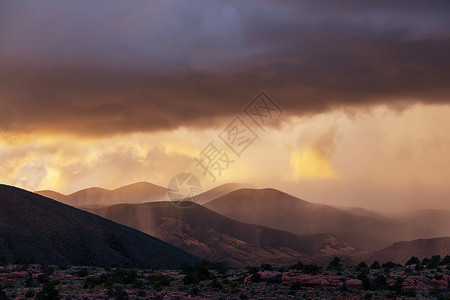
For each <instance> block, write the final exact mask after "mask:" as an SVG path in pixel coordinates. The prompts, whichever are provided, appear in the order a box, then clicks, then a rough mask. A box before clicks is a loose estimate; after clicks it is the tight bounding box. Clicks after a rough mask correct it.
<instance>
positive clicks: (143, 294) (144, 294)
mask: <svg viewBox="0 0 450 300" xmlns="http://www.w3.org/2000/svg"><path fill="white" fill-rule="evenodd" d="M138 297H147V293H146V292H145V291H143V290H139V292H138Z"/></svg>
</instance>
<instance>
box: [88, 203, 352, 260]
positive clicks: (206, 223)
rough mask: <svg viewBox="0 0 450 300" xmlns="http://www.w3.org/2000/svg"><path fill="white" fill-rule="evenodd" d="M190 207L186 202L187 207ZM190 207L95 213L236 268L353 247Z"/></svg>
mask: <svg viewBox="0 0 450 300" xmlns="http://www.w3.org/2000/svg"><path fill="white" fill-rule="evenodd" d="M186 204H187V203H186ZM188 204H189V205H192V206H190V207H189V208H186V207H179V206H175V205H173V204H172V203H170V202H152V203H144V204H119V205H114V206H110V207H102V208H98V209H90V211H92V212H94V213H96V214H98V215H100V216H103V217H105V218H108V219H110V220H113V221H115V222H118V223H121V224H124V225H126V226H130V227H133V228H135V229H138V230H141V231H143V232H145V233H148V234H151V235H154V236H156V237H158V238H160V239H162V240H164V241H166V242H169V243H171V244H173V245H175V246H177V247H180V248H182V249H184V250H186V251H189V252H190V253H193V254H195V255H197V256H199V257H201V258H205V259H208V260H211V261H226V262H228V263H229V264H230V265H232V266H236V267H243V266H247V265H260V264H261V263H271V264H273V265H282V264H285V265H286V264H292V263H295V262H297V261H298V260H299V259H304V260H305V259H306V260H307V259H308V257H310V256H316V257H326V261H327V262H329V260H330V256H334V255H340V254H343V253H345V254H348V253H349V252H352V251H353V249H352V248H351V247H349V246H348V245H347V244H346V243H343V242H342V241H339V240H338V239H336V238H335V237H333V236H331V235H329V234H317V235H308V236H297V235H295V234H292V233H288V232H285V231H281V230H275V229H271V228H267V227H263V226H258V225H250V224H245V223H242V222H238V221H235V220H233V219H230V218H227V217H224V216H222V215H220V214H217V213H215V212H213V211H211V210H209V209H207V208H205V207H203V206H200V205H197V204H193V203H188Z"/></svg>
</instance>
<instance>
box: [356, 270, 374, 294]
mask: <svg viewBox="0 0 450 300" xmlns="http://www.w3.org/2000/svg"><path fill="white" fill-rule="evenodd" d="M358 279H359V280H361V281H362V284H363V290H365V291H367V290H371V289H372V284H371V283H370V279H369V277H367V274H366V273H365V272H361V273H359V275H358Z"/></svg>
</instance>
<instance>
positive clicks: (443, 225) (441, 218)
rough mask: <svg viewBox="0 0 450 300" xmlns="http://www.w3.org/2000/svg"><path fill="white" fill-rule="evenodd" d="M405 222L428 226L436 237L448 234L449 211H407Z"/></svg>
mask: <svg viewBox="0 0 450 300" xmlns="http://www.w3.org/2000/svg"><path fill="white" fill-rule="evenodd" d="M405 222H408V223H410V224H417V225H418V226H421V227H425V228H429V229H430V230H432V231H434V232H435V233H436V237H441V236H450V211H448V210H439V209H421V210H414V211H412V212H409V213H408V214H407V215H406V216H405Z"/></svg>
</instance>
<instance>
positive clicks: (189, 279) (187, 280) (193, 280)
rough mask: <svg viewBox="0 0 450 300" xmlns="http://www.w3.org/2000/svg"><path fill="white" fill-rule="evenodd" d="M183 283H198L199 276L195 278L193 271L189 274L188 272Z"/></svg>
mask: <svg viewBox="0 0 450 300" xmlns="http://www.w3.org/2000/svg"><path fill="white" fill-rule="evenodd" d="M183 283H184V284H185V285H192V284H197V283H198V280H197V278H195V276H194V275H192V273H188V274H186V276H184V278H183Z"/></svg>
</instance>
